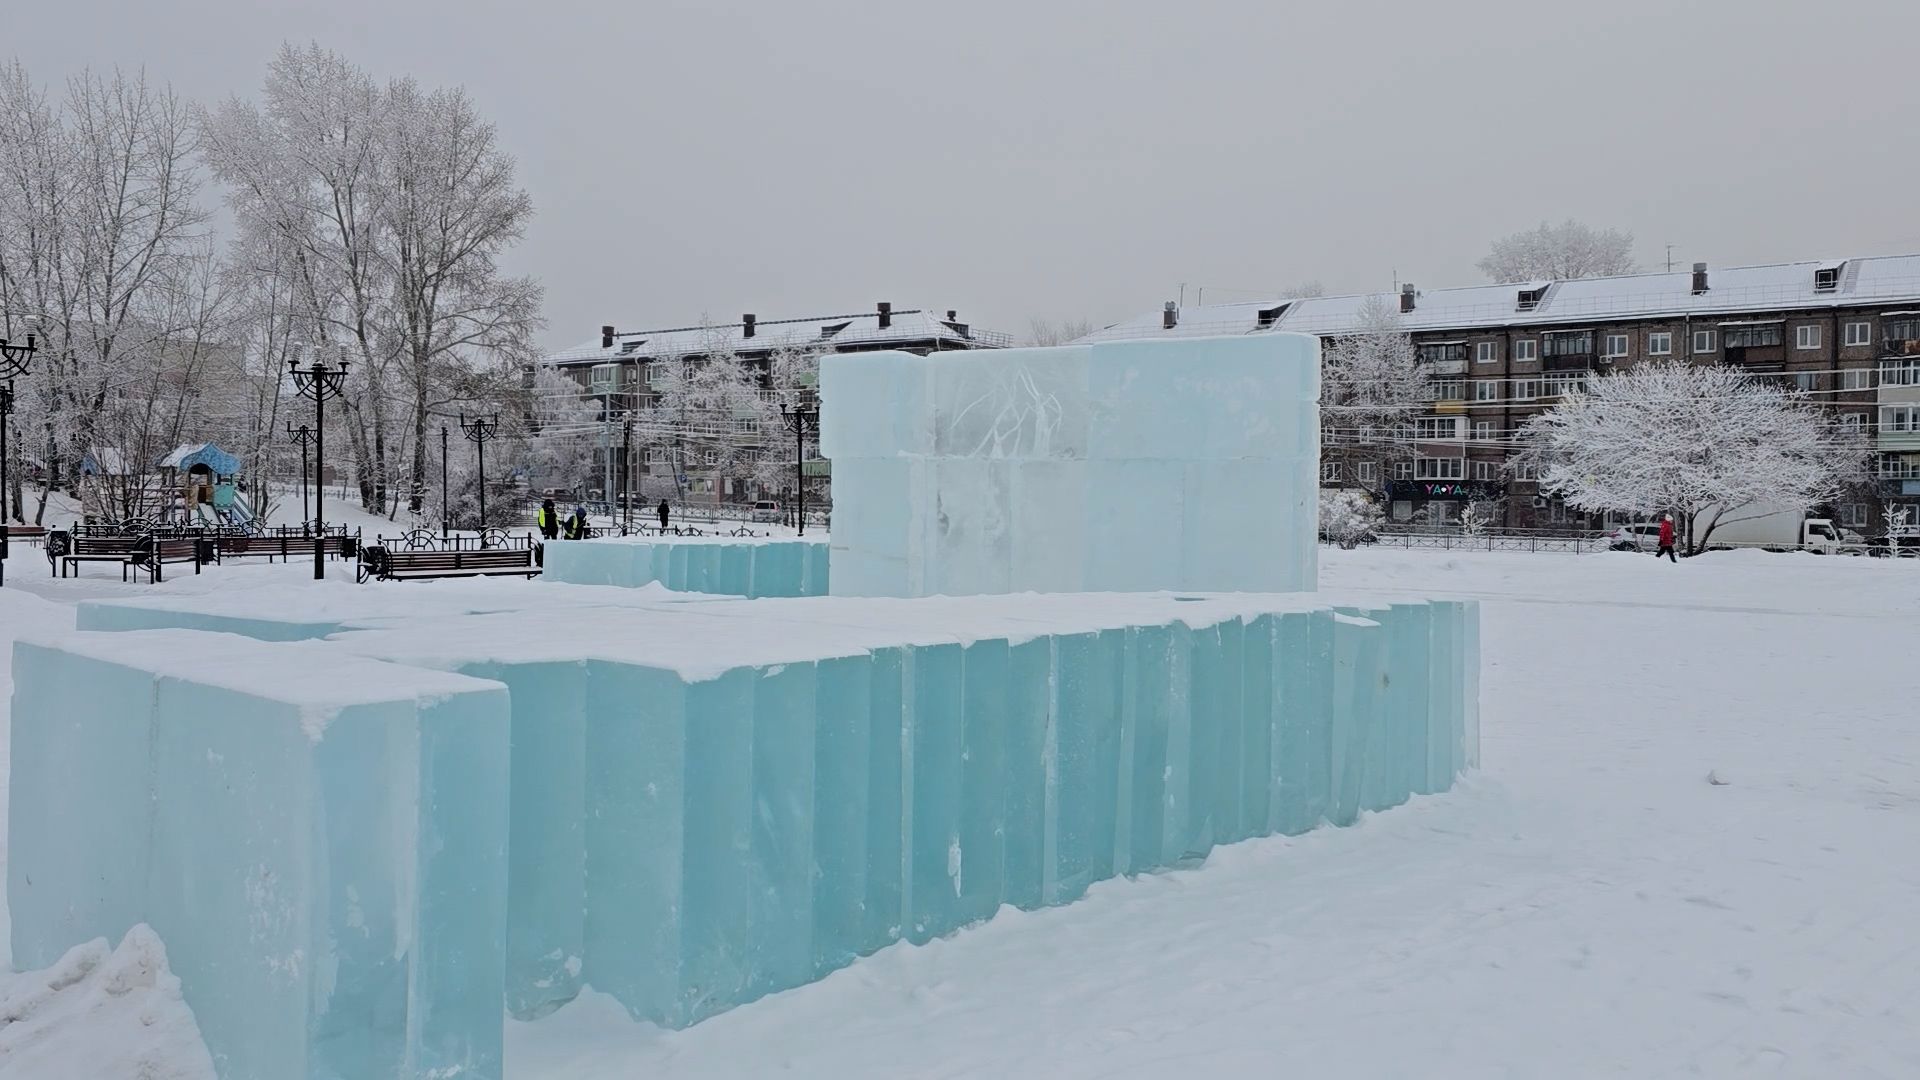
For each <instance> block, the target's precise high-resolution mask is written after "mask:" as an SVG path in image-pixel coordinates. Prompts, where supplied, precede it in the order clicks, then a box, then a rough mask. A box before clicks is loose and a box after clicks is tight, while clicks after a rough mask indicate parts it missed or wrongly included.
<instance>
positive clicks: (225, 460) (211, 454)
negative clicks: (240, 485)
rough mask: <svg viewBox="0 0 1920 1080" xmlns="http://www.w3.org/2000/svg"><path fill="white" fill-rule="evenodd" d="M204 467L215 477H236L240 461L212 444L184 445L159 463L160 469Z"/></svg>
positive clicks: (177, 447) (175, 448)
mask: <svg viewBox="0 0 1920 1080" xmlns="http://www.w3.org/2000/svg"><path fill="white" fill-rule="evenodd" d="M195 465H205V466H206V467H207V468H208V469H209V470H211V471H212V472H213V474H214V475H215V476H238V475H239V474H240V459H239V458H237V457H234V456H233V455H232V454H229V453H227V452H226V451H225V450H222V449H220V448H219V447H217V446H215V445H213V444H212V443H186V444H184V445H181V446H176V447H174V448H173V452H172V453H170V454H168V455H167V456H166V457H163V458H161V459H160V461H159V466H160V468H162V469H191V468H193V467H194V466H195Z"/></svg>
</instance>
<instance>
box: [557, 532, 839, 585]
mask: <svg viewBox="0 0 1920 1080" xmlns="http://www.w3.org/2000/svg"><path fill="white" fill-rule="evenodd" d="M544 566H545V572H544V575H543V576H544V577H545V578H546V579H547V580H548V581H558V582H562V583H566V584H571V585H620V586H624V587H627V588H637V587H639V586H641V585H646V584H648V583H650V582H659V583H660V584H661V585H664V586H665V587H667V588H669V589H673V590H674V591H676V592H696V593H716V594H720V595H725V596H746V597H756V598H757V597H769V596H778V597H786V596H825V595H826V593H827V545H826V544H825V543H824V542H819V541H810V540H749V539H739V540H735V539H731V538H728V539H721V538H705V537H702V538H694V539H667V538H661V539H657V540H655V539H647V540H642V539H634V538H629V537H609V538H606V539H601V540H585V541H576V542H571V543H552V544H548V545H546V555H545V560H544Z"/></svg>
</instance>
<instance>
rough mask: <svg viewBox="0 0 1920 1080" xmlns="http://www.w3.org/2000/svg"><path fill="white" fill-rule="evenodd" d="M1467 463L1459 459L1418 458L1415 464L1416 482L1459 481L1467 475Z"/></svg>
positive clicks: (1414, 476) (1414, 474)
mask: <svg viewBox="0 0 1920 1080" xmlns="http://www.w3.org/2000/svg"><path fill="white" fill-rule="evenodd" d="M1465 468H1466V463H1465V462H1463V461H1461V460H1460V459H1459V458H1457V457H1450V458H1425V457H1423V458H1416V459H1415V460H1414V463H1413V478H1414V479H1415V480H1459V479H1461V478H1462V476H1463V475H1464V473H1465Z"/></svg>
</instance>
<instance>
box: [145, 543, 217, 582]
mask: <svg viewBox="0 0 1920 1080" xmlns="http://www.w3.org/2000/svg"><path fill="white" fill-rule="evenodd" d="M200 545H201V542H200V541H199V540H196V539H194V538H193V537H191V536H182V537H173V538H169V539H164V540H163V539H147V540H143V541H142V542H141V546H140V547H138V548H136V549H135V554H134V562H133V567H134V569H136V570H145V571H146V572H147V580H148V581H149V582H159V581H161V580H164V579H165V577H166V572H165V570H164V567H165V566H166V564H168V563H189V562H190V563H192V564H193V572H194V573H196V574H197V573H199V572H200V553H201V547H200Z"/></svg>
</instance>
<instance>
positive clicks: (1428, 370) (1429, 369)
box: [1419, 359, 1467, 375]
mask: <svg viewBox="0 0 1920 1080" xmlns="http://www.w3.org/2000/svg"><path fill="white" fill-rule="evenodd" d="M1419 365H1420V371H1421V372H1422V373H1423V374H1427V375H1465V374H1466V373H1467V362H1466V360H1465V359H1460V360H1421V361H1419Z"/></svg>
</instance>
